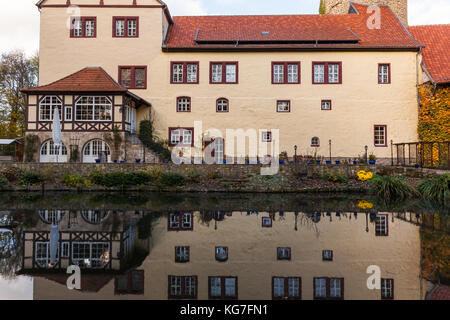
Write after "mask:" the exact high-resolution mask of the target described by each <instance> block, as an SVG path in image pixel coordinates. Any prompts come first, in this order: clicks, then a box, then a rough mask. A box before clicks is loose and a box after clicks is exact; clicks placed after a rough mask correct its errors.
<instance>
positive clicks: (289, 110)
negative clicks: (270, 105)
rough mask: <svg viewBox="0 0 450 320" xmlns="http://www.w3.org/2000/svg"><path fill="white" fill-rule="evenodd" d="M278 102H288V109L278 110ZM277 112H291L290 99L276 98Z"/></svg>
mask: <svg viewBox="0 0 450 320" xmlns="http://www.w3.org/2000/svg"><path fill="white" fill-rule="evenodd" d="M280 103H287V104H288V110H287V111H280V109H279V106H278V104H280ZM276 107H277V112H278V113H289V112H291V100H277V106H276Z"/></svg>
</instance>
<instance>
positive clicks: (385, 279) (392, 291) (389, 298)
mask: <svg viewBox="0 0 450 320" xmlns="http://www.w3.org/2000/svg"><path fill="white" fill-rule="evenodd" d="M383 281H391V285H392V286H391V292H390V295H389V296H385V295H383ZM394 283H395V282H394V279H387V278H381V290H380V291H381V292H380V294H381V300H394V292H395V291H394V288H395V287H394Z"/></svg>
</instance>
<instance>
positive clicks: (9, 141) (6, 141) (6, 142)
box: [0, 139, 20, 145]
mask: <svg viewBox="0 0 450 320" xmlns="http://www.w3.org/2000/svg"><path fill="white" fill-rule="evenodd" d="M13 143H20V142H19V141H17V140H16V139H0V145H10V144H13Z"/></svg>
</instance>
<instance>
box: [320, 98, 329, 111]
mask: <svg viewBox="0 0 450 320" xmlns="http://www.w3.org/2000/svg"><path fill="white" fill-rule="evenodd" d="M322 110H331V100H322Z"/></svg>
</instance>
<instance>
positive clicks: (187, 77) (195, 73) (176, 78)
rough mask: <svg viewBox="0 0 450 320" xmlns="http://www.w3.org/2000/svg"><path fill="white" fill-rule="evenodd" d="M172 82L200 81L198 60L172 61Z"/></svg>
mask: <svg viewBox="0 0 450 320" xmlns="http://www.w3.org/2000/svg"><path fill="white" fill-rule="evenodd" d="M170 65H171V68H170V69H171V71H170V72H171V76H170V83H174V84H177V83H195V84H197V83H199V63H198V62H171V64H170Z"/></svg>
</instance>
